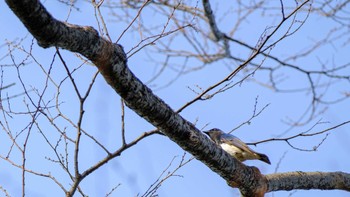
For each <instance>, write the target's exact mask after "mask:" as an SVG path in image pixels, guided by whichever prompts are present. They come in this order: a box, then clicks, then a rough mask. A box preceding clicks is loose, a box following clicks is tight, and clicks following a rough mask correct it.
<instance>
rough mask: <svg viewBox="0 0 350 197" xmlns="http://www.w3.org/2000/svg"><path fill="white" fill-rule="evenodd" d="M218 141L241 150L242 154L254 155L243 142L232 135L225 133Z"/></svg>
mask: <svg viewBox="0 0 350 197" xmlns="http://www.w3.org/2000/svg"><path fill="white" fill-rule="evenodd" d="M220 141H221V143H226V144H231V145H233V146H235V147H237V148H239V149H241V150H242V151H244V152H248V153H252V154H254V153H255V152H254V151H253V150H252V149H250V148H249V147H248V146H247V145H246V144H245V143H244V142H242V141H241V140H240V139H239V138H237V137H236V136H234V135H230V134H226V133H225V134H223V135H222V137H221V139H220Z"/></svg>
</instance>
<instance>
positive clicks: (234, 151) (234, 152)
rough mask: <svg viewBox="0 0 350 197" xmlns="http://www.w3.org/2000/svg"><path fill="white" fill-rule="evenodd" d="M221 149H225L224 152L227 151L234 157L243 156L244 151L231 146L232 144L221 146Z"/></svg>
mask: <svg viewBox="0 0 350 197" xmlns="http://www.w3.org/2000/svg"><path fill="white" fill-rule="evenodd" d="M220 146H221V148H222V149H224V151H226V152H227V153H228V154H230V155H231V156H232V157H237V154H241V153H242V150H241V149H239V148H237V147H235V146H233V145H230V144H225V143H223V144H220Z"/></svg>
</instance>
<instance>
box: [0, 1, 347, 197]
mask: <svg viewBox="0 0 350 197" xmlns="http://www.w3.org/2000/svg"><path fill="white" fill-rule="evenodd" d="M6 2H7V4H8V5H9V7H10V8H11V9H12V11H13V12H14V13H15V14H16V15H17V17H18V18H19V19H20V20H21V21H22V23H23V24H24V25H25V27H26V28H27V29H28V31H29V32H30V33H31V34H32V35H33V36H34V37H35V38H36V39H37V41H38V44H39V45H40V46H42V47H44V48H47V47H60V48H63V49H67V50H69V51H72V52H77V53H80V54H82V55H84V56H85V57H86V58H88V59H89V60H91V61H92V62H93V63H94V64H95V65H96V66H97V67H98V69H99V70H100V72H101V74H102V75H103V77H104V78H105V79H106V81H107V83H108V84H109V85H110V86H111V87H112V88H113V89H114V90H115V91H116V92H117V93H118V94H119V95H120V96H121V97H122V98H123V99H124V100H125V102H126V103H127V105H128V107H129V108H131V109H132V110H134V111H135V112H136V113H137V114H139V115H140V116H141V117H143V118H144V119H146V120H147V121H149V122H150V123H151V124H152V125H154V126H155V127H157V128H158V129H160V130H161V131H162V132H163V133H164V134H165V135H167V136H168V137H169V138H170V139H171V140H172V141H174V142H175V143H177V144H178V145H179V146H180V147H181V148H183V149H184V150H186V151H188V152H189V153H191V154H192V155H194V156H195V157H196V158H197V159H198V160H200V161H202V162H203V163H204V164H206V165H207V166H208V167H209V168H210V169H212V170H213V171H214V172H216V173H218V174H219V175H220V176H221V177H223V178H224V179H225V180H226V181H227V182H228V184H229V185H231V186H233V187H238V188H239V189H240V191H241V193H242V195H244V196H264V194H265V193H266V192H268V191H275V190H279V188H278V187H281V189H293V187H292V186H291V187H285V185H287V184H289V183H285V184H283V183H280V184H279V185H278V184H277V183H278V182H279V178H278V177H277V178H275V177H273V175H270V176H268V177H269V178H271V179H267V178H266V177H265V176H263V175H262V174H261V173H260V171H259V170H258V169H257V168H255V167H247V166H245V165H243V164H242V163H240V162H238V161H237V160H235V159H233V158H232V157H230V156H229V155H228V154H227V153H226V152H224V151H223V150H221V149H220V148H218V147H217V146H216V145H215V144H214V143H213V142H211V141H210V140H209V139H208V138H207V137H205V136H204V135H203V134H202V133H201V132H200V131H199V130H198V129H197V128H196V127H195V126H194V125H193V124H191V123H190V122H188V121H186V120H185V119H184V118H182V117H181V116H180V115H179V114H177V113H175V112H174V111H173V110H172V109H171V108H170V107H169V106H168V105H167V104H166V103H165V102H164V101H163V100H161V99H160V98H158V97H157V96H155V95H154V94H153V93H152V91H151V90H150V89H149V88H148V87H147V86H145V85H144V84H143V83H142V82H141V81H140V80H139V79H138V78H137V77H136V76H135V75H134V74H133V73H132V72H131V71H130V70H129V69H128V67H127V58H126V55H125V53H124V51H123V48H122V46H120V45H118V44H113V43H110V42H109V41H107V40H105V39H104V38H102V37H100V36H99V35H98V32H97V31H96V30H94V29H93V28H92V27H81V26H77V25H71V24H68V23H64V22H61V21H58V20H56V19H54V18H53V17H52V16H51V15H50V14H49V13H48V12H47V11H46V9H45V8H44V7H43V6H42V5H41V4H40V2H39V1H38V0H6ZM208 173H209V172H208ZM281 175H283V174H281ZM325 176H328V175H327V174H325ZM346 176H347V177H349V175H346ZM281 180H282V179H281ZM323 180H326V179H323ZM327 180H328V179H327ZM269 181H271V183H274V184H273V185H271V184H270V183H269ZM287 181H288V180H287ZM309 181H312V179H311V178H310V180H309ZM329 184H330V183H329ZM311 186H317V184H308V185H304V189H311V188H312V187H311ZM298 188H302V187H298ZM344 188H349V182H346V184H344V187H343V189H344ZM314 189H318V188H317V187H314ZM320 189H323V188H320ZM328 189H330V188H328ZM334 189H340V188H339V187H337V188H334Z"/></svg>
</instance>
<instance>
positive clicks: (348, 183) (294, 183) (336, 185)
mask: <svg viewBox="0 0 350 197" xmlns="http://www.w3.org/2000/svg"><path fill="white" fill-rule="evenodd" d="M266 178H267V181H268V182H269V184H268V185H269V187H268V191H269V192H271V191H277V190H287V191H288V190H293V189H313V188H317V189H322V190H331V189H340V190H346V191H350V174H348V173H343V172H301V171H297V172H287V173H275V174H269V175H266Z"/></svg>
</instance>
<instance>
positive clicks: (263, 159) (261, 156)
mask: <svg viewBox="0 0 350 197" xmlns="http://www.w3.org/2000/svg"><path fill="white" fill-rule="evenodd" d="M256 154H257V155H258V156H259V160H260V161H263V162H265V163H268V164H270V165H271V162H270V159H269V158H268V157H267V156H266V155H265V154H262V153H256Z"/></svg>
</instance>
